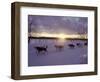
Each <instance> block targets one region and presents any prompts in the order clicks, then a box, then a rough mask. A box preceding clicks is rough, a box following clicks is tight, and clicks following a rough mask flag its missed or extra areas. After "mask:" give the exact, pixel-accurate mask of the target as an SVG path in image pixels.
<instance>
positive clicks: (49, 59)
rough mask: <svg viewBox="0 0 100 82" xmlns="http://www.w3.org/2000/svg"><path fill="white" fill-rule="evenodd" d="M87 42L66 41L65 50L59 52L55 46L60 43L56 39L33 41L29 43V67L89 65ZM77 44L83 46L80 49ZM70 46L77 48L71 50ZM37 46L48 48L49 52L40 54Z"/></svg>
mask: <svg viewBox="0 0 100 82" xmlns="http://www.w3.org/2000/svg"><path fill="white" fill-rule="evenodd" d="M85 42H86V41H85V40H73V41H72V40H66V41H65V42H64V44H63V45H64V48H62V50H57V49H56V47H55V46H54V45H56V44H58V43H57V41H56V40H54V39H41V40H40V39H31V40H30V42H29V43H28V66H49V65H50V66H51V65H74V64H75V65H76V64H87V63H88V62H87V60H88V56H87V46H86V45H84V43H85ZM76 43H81V45H82V46H80V47H79V46H77V45H76ZM68 44H73V45H74V46H75V47H74V48H70V47H69V46H68ZM36 46H48V48H47V52H45V51H43V52H40V53H38V51H37V50H36V49H35V47H36Z"/></svg>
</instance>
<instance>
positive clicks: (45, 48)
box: [34, 46, 48, 53]
mask: <svg viewBox="0 0 100 82" xmlns="http://www.w3.org/2000/svg"><path fill="white" fill-rule="evenodd" d="M34 48H35V49H36V50H37V52H38V53H42V52H47V48H48V47H47V46H45V47H44V46H36V47H34Z"/></svg>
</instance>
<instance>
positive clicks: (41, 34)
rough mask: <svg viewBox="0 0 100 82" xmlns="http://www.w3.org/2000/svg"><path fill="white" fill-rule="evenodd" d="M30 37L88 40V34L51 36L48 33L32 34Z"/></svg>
mask: <svg viewBox="0 0 100 82" xmlns="http://www.w3.org/2000/svg"><path fill="white" fill-rule="evenodd" d="M30 36H32V37H51V38H52V37H53V38H54V37H57V38H58V39H67V38H82V39H87V34H81V35H79V34H63V33H60V34H49V33H46V32H42V33H30Z"/></svg>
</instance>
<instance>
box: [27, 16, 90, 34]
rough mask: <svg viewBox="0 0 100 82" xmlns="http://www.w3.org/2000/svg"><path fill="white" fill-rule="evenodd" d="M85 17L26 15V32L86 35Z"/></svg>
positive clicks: (86, 21) (86, 20) (86, 19)
mask: <svg viewBox="0 0 100 82" xmlns="http://www.w3.org/2000/svg"><path fill="white" fill-rule="evenodd" d="M87 28H88V18H87V17H71V16H46V15H43V16H42V15H28V31H29V32H30V31H31V32H35V33H40V32H46V33H56V34H57V33H66V34H77V33H87Z"/></svg>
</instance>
